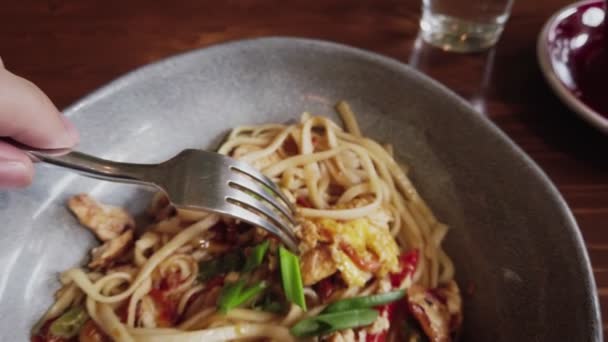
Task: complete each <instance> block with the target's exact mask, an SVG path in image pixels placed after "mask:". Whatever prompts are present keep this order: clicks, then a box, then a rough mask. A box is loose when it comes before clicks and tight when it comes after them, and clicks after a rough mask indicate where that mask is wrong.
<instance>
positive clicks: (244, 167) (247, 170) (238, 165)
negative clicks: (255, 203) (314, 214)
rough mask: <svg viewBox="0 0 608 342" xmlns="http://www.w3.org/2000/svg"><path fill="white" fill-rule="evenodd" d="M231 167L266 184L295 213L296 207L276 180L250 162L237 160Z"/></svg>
mask: <svg viewBox="0 0 608 342" xmlns="http://www.w3.org/2000/svg"><path fill="white" fill-rule="evenodd" d="M230 169H231V170H234V171H237V172H240V173H243V174H245V175H247V176H249V177H251V178H253V179H255V180H257V181H258V182H260V183H262V184H264V186H266V187H267V188H269V189H270V190H272V192H274V194H275V195H276V196H278V197H279V198H280V199H281V200H282V201H283V202H285V204H286V205H287V207H289V209H290V210H291V212H293V213H295V212H296V208H295V207H294V205H293V204H292V203H291V202H290V201H289V199H288V198H287V197H286V196H285V194H283V191H281V189H279V187H278V186H277V185H276V184H275V182H273V181H272V180H271V179H270V178H268V177H266V176H264V175H263V174H262V173H261V172H260V171H258V170H257V169H255V168H254V167H253V166H250V165H249V164H247V163H245V162H242V161H238V160H235V161H234V163H233V164H232V165H230Z"/></svg>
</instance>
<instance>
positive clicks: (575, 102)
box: [536, 0, 608, 134]
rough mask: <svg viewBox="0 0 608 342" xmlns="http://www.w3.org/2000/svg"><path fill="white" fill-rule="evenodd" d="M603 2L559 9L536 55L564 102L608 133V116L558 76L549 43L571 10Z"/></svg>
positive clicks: (542, 35)
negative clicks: (580, 97)
mask: <svg viewBox="0 0 608 342" xmlns="http://www.w3.org/2000/svg"><path fill="white" fill-rule="evenodd" d="M602 2H603V0H583V1H578V2H575V3H573V4H570V5H568V6H565V7H563V8H561V9H559V10H558V11H557V12H556V13H555V14H553V15H552V16H551V18H549V19H548V20H547V21H546V22H545V24H544V26H543V28H542V30H541V33H540V34H539V35H538V40H537V44H536V55H537V58H538V63H539V65H540V69H541V71H542V74H543V75H544V77H545V80H546V81H547V83H549V86H550V87H551V88H552V89H553V91H554V92H555V93H556V94H557V95H558V97H559V98H560V99H561V100H562V102H563V103H564V104H566V106H568V107H569V108H570V109H571V110H572V111H574V112H575V113H576V114H577V115H578V116H580V117H581V118H583V119H584V120H585V121H587V122H588V123H589V124H591V125H592V126H594V127H596V128H598V129H599V130H600V131H602V132H603V133H605V134H608V118H605V117H604V116H602V115H601V114H599V113H598V112H596V111H595V110H593V109H592V108H591V107H589V106H588V105H587V104H586V103H585V102H583V101H581V100H579V99H578V98H577V97H576V96H574V95H573V94H572V92H571V91H570V90H569V89H568V88H566V86H565V85H564V84H563V83H562V81H561V80H560V79H559V78H558V77H557V76H556V73H555V69H554V68H553V64H552V63H551V58H550V57H549V48H548V43H547V41H548V38H549V33H550V32H552V31H553V30H554V29H555V27H556V26H557V24H558V23H559V22H561V21H562V20H563V19H564V17H566V16H567V15H570V14H571V13H570V12H571V11H572V10H573V9H575V8H578V7H580V6H583V5H588V4H596V3H602ZM605 22H608V18H606V19H605Z"/></svg>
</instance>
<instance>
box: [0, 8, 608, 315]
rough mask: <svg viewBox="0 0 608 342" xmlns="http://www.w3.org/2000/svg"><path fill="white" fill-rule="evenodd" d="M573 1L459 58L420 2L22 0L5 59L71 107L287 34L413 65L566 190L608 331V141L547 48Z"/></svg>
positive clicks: (3, 18) (525, 11) (7, 33)
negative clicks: (542, 35)
mask: <svg viewBox="0 0 608 342" xmlns="http://www.w3.org/2000/svg"><path fill="white" fill-rule="evenodd" d="M569 2H571V1H567V0H537V1H528V0H521V1H517V0H516V1H515V6H514V8H513V14H512V17H511V19H510V21H509V23H508V25H507V27H506V30H505V33H504V35H503V37H502V39H501V40H500V42H499V43H498V45H497V46H496V47H495V48H494V49H492V50H490V51H488V52H485V53H480V54H468V55H459V54H453V53H446V52H442V51H440V50H437V49H434V48H430V47H428V46H426V45H424V44H422V43H421V42H420V40H419V39H418V37H417V34H418V19H419V16H420V9H419V8H420V1H414V0H412V1H408V0H399V1H384V0H383V1H379V0H375V1H371V0H369V1H357V0H327V1H276V0H273V1H271V0H264V1H263V0H259V1H253V0H243V1H232V0H226V1H203V0H190V1H149V0H146V1H132V0H129V1H91V0H71V1H59V0H53V1H51V0H48V1H44V0H20V1H7V2H4V3H3V4H2V6H0V56H1V57H2V59H3V60H4V62H5V64H6V66H7V68H8V69H10V70H12V71H13V72H15V73H17V74H19V75H22V76H24V77H26V78H28V79H30V80H31V81H33V82H34V83H36V84H38V85H39V86H40V87H41V88H42V89H43V90H44V91H45V92H46V93H47V94H48V95H49V96H50V98H51V99H52V100H53V101H54V102H55V103H56V104H57V106H58V107H60V108H62V107H65V106H67V105H69V104H70V103H71V102H73V101H75V100H77V99H78V98H80V97H81V96H83V95H85V94H87V93H88V92H90V91H92V90H94V89H95V88H97V87H99V86H100V85H103V84H104V83H106V82H108V81H110V80H112V79H114V78H116V77H118V76H119V75H121V74H123V73H125V72H127V71H129V70H131V69H133V68H136V67H138V66H141V65H143V64H146V63H149V62H152V61H156V60H158V59H161V58H163V57H166V56H169V55H172V54H175V53H179V52H182V51H186V50H190V49H194V48H199V47H203V46H207V45H210V44H215V43H219V42H224V41H228V40H235V39H241V38H249V37H259V36H270V35H282V36H301V37H311V38H320V39H326V40H332V41H336V42H341V43H345V44H349V45H354V46H357V47H360V48H364V49H369V50H372V51H375V52H379V53H381V54H384V55H387V56H390V57H393V58H396V59H398V60H400V61H402V62H404V63H410V64H412V65H413V66H415V67H416V68H418V69H420V70H421V71H423V72H425V73H427V74H428V75H430V76H431V77H433V78H435V79H437V80H439V81H440V82H442V83H443V84H445V85H447V86H448V87H449V88H451V89H453V90H455V91H456V92H457V93H458V94H460V95H461V96H463V97H464V98H465V99H467V100H469V101H471V102H472V103H473V104H474V105H475V106H476V107H477V108H478V109H479V110H481V111H482V112H483V113H484V114H486V115H488V116H489V117H490V118H491V119H492V121H494V122H495V123H496V124H497V125H498V126H500V128H501V129H503V130H504V131H505V132H506V133H507V134H508V135H509V136H510V137H511V138H512V139H513V140H514V141H515V142H516V143H517V144H518V145H519V146H521V147H522V148H523V149H524V150H525V151H526V152H527V153H528V154H529V155H530V156H531V157H532V158H533V159H534V160H535V161H536V162H537V163H538V164H539V165H540V166H541V167H542V168H543V169H544V170H545V172H546V173H547V174H548V175H549V177H550V178H551V179H552V180H553V181H554V182H555V183H556V184H557V186H558V188H559V190H560V191H561V193H562V194H563V195H564V197H565V198H566V201H567V202H568V204H569V205H570V207H571V208H572V211H573V212H574V215H575V216H576V219H577V220H578V223H579V225H580V228H581V230H582V232H583V235H584V238H585V240H586V243H587V247H588V250H589V254H590V256H591V261H592V264H593V270H594V274H595V278H596V280H597V284H598V287H599V295H600V299H601V304H602V308H603V309H602V312H603V317H604V327H607V326H608V325H607V322H608V158H607V157H606V156H608V136H604V135H602V134H600V133H598V132H597V131H596V130H595V129H593V128H591V127H589V126H587V125H586V124H585V123H583V122H582V121H581V120H579V119H578V117H577V116H575V115H574V114H573V113H571V112H570V111H569V110H568V109H567V108H566V107H565V106H564V105H563V104H562V103H561V102H560V101H559V100H558V99H557V97H556V96H555V95H554V94H553V93H552V92H551V90H550V89H549V88H548V87H547V85H546V84H545V82H544V80H543V78H542V75H541V73H540V70H539V68H538V65H537V62H536V54H535V44H536V38H537V35H538V33H539V31H540V29H541V26H542V25H543V23H544V22H545V20H547V18H549V16H550V15H551V14H552V13H553V12H555V11H556V10H558V9H559V8H561V7H563V6H565V5H566V4H568V3H569Z"/></svg>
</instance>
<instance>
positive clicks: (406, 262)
mask: <svg viewBox="0 0 608 342" xmlns="http://www.w3.org/2000/svg"><path fill="white" fill-rule="evenodd" d="M419 254H420V253H419V251H418V250H417V249H412V250H411V251H409V252H406V253H403V254H401V257H399V263H400V264H401V272H399V273H391V285H393V287H399V285H401V283H402V282H403V280H404V279H405V278H407V277H408V276H411V275H412V274H414V272H416V267H418V258H419Z"/></svg>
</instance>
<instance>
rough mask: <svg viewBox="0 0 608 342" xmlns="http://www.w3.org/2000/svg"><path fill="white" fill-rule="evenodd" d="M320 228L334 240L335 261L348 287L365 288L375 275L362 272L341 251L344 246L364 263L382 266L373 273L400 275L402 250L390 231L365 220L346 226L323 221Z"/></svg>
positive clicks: (349, 223)
mask: <svg viewBox="0 0 608 342" xmlns="http://www.w3.org/2000/svg"><path fill="white" fill-rule="evenodd" d="M319 225H320V226H322V227H323V228H324V229H326V230H327V231H329V232H330V233H331V235H332V236H333V237H334V243H333V244H332V257H333V259H334V260H335V261H336V263H337V267H338V270H340V272H341V274H342V277H343V279H344V281H346V283H347V284H348V285H349V286H363V285H365V283H366V282H367V281H368V280H369V279H370V278H371V277H372V275H373V274H372V273H371V272H369V271H368V270H363V269H361V268H360V267H359V266H358V265H357V263H356V262H355V261H353V259H352V255H349V254H348V253H347V252H346V251H345V250H344V248H342V243H344V244H346V245H348V246H350V248H351V250H352V251H354V252H355V253H356V255H357V257H358V258H360V259H361V260H363V261H365V262H375V263H377V264H379V268H378V269H377V270H375V271H374V273H375V274H377V275H378V276H380V277H382V276H385V275H386V274H387V273H389V272H398V271H399V246H397V243H396V242H395V240H394V239H393V237H392V236H391V234H390V232H389V230H388V227H378V226H376V225H374V224H372V222H370V220H368V219H365V218H361V219H356V220H351V221H346V222H341V221H335V220H331V219H321V220H319Z"/></svg>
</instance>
